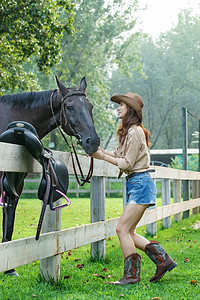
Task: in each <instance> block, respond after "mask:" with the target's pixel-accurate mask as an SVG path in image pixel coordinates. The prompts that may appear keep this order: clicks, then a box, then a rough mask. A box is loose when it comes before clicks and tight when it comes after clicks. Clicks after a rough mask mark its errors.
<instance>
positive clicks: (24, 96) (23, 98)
mask: <svg viewBox="0 0 200 300" xmlns="http://www.w3.org/2000/svg"><path fill="white" fill-rule="evenodd" d="M51 93H52V90H51V91H42V92H27V93H20V94H13V95H4V96H0V103H1V102H5V103H7V104H8V105H10V106H11V107H14V106H17V107H19V108H21V109H28V108H36V107H41V106H45V105H47V104H49V101H50V96H51Z"/></svg>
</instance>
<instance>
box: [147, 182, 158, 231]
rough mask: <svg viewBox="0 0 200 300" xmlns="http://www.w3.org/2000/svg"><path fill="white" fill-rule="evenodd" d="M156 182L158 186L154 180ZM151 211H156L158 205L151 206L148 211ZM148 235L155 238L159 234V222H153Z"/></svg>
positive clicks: (148, 226) (149, 226)
mask: <svg viewBox="0 0 200 300" xmlns="http://www.w3.org/2000/svg"><path fill="white" fill-rule="evenodd" d="M154 182H155V184H156V179H154ZM150 209H156V205H154V206H149V208H148V210H150ZM147 234H149V235H152V236H155V235H156V234H157V222H153V223H151V224H148V225H147Z"/></svg>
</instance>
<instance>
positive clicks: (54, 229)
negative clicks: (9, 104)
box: [0, 143, 200, 281]
mask: <svg viewBox="0 0 200 300" xmlns="http://www.w3.org/2000/svg"><path fill="white" fill-rule="evenodd" d="M54 156H55V157H57V158H59V159H61V160H63V161H64V162H65V163H66V165H67V166H68V170H69V174H73V169H72V164H71V161H70V156H69V154H68V153H64V152H58V151H54ZM80 162H81V165H82V167H83V173H84V174H86V173H87V172H88V166H89V158H87V157H83V156H81V157H80ZM154 168H155V170H156V172H155V173H152V177H153V178H154V180H156V178H161V179H162V204H163V206H162V207H158V208H155V209H151V210H148V211H146V212H145V214H144V215H143V217H142V219H141V221H140V222H139V224H138V227H140V226H144V225H147V230H148V232H149V233H151V234H156V222H157V221H158V220H163V227H165V228H167V227H169V226H170V224H171V216H172V215H174V216H175V217H174V219H175V221H180V220H181V219H182V212H185V211H188V212H189V211H190V210H191V209H192V213H194V214H196V213H198V211H199V207H200V198H199V191H198V186H199V185H198V182H199V181H200V173H198V172H191V171H182V170H175V169H171V168H170V169H169V168H163V167H154ZM0 170H1V171H14V172H31V173H40V172H41V166H40V165H39V163H38V162H37V161H35V160H34V159H33V158H32V157H31V156H30V155H29V153H28V152H27V151H26V149H25V148H24V147H23V146H18V145H11V144H5V143H0ZM117 174H118V169H117V167H115V166H112V165H110V164H108V163H106V162H102V161H98V160H95V164H94V173H93V178H92V180H91V193H90V195H91V196H90V199H91V222H93V223H91V224H88V225H84V226H79V227H75V228H69V229H65V230H60V228H61V214H60V211H56V212H52V211H50V210H49V209H48V210H47V211H46V213H45V219H44V224H43V228H42V232H43V233H42V234H41V236H40V239H39V240H38V241H36V240H35V237H29V238H24V239H19V240H15V241H11V242H5V243H2V244H0V272H4V271H6V270H9V269H11V268H16V267H19V266H22V265H26V264H29V263H31V262H33V261H37V260H40V269H41V273H42V275H43V276H44V277H45V278H46V280H49V279H50V278H54V280H55V281H58V280H59V276H60V255H59V254H60V253H63V252H65V251H68V250H71V249H74V248H76V247H80V246H84V245H87V244H91V255H92V257H96V256H97V255H98V256H100V257H105V253H106V249H105V239H106V238H108V237H110V236H112V235H114V234H115V228H116V225H117V222H118V219H119V218H114V219H109V220H105V177H116V176H117ZM183 180H190V181H192V199H187V201H185V202H181V182H182V181H183ZM170 181H173V194H174V197H173V199H174V203H173V204H171V203H170V194H171V191H170ZM124 184H125V180H123V186H124Z"/></svg>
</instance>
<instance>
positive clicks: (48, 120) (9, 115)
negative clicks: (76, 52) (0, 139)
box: [0, 77, 100, 275]
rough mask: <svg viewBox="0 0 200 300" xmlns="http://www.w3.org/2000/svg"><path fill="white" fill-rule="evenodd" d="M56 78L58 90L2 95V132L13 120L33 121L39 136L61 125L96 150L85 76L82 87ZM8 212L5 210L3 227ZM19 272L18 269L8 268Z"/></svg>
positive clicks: (11, 212) (10, 216)
mask: <svg viewBox="0 0 200 300" xmlns="http://www.w3.org/2000/svg"><path fill="white" fill-rule="evenodd" d="M56 80H57V85H58V90H57V89H56V90H50V91H42V92H28V93H21V94H15V95H5V96H1V97H0V112H1V118H0V134H1V133H2V132H4V131H5V130H6V127H7V125H8V124H9V123H10V122H13V121H24V122H28V123H30V124H31V125H33V126H34V127H35V129H36V131H37V134H38V136H39V138H40V139H42V138H43V137H44V136H45V135H47V134H48V133H49V132H51V131H52V130H54V129H55V128H56V127H58V126H60V125H61V127H62V128H63V130H64V132H65V133H67V134H68V135H70V136H76V137H77V139H78V142H79V144H81V145H82V147H83V149H84V150H85V152H86V153H88V154H92V153H94V152H96V151H97V149H98V147H99V145H100V139H99V137H98V135H97V133H96V130H95V127H94V123H93V118H92V108H93V106H92V104H91V103H90V102H89V101H88V99H87V98H86V95H85V91H86V87H87V83H86V80H85V77H83V78H82V80H81V82H80V86H79V88H77V89H76V88H66V87H65V86H64V85H63V84H62V83H61V82H59V80H58V79H57V78H56ZM22 176H23V178H22V180H21V181H20V184H19V186H18V187H17V193H18V195H21V192H22V189H23V183H24V177H25V174H24V175H23V174H22ZM17 203H18V200H17V201H14V203H13V205H12V206H8V207H7V222H6V224H7V230H6V236H5V237H4V239H3V242H4V241H11V239H12V234H13V228H14V219H15V211H16V207H17ZM4 226H5V216H4V214H3V228H4ZM8 273H9V274H10V275H12V274H13V275H16V272H15V270H10V271H8Z"/></svg>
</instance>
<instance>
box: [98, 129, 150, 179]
mask: <svg viewBox="0 0 200 300" xmlns="http://www.w3.org/2000/svg"><path fill="white" fill-rule="evenodd" d="M103 151H104V152H105V153H106V154H108V155H110V156H112V157H115V158H116V159H117V165H118V167H119V170H120V171H119V175H118V178H120V177H121V175H122V174H123V172H125V173H126V174H131V173H133V172H145V171H147V170H148V168H149V164H150V150H149V147H148V146H147V144H146V138H145V134H144V131H143V129H142V128H141V127H140V126H136V125H133V126H131V127H130V128H129V130H128V133H127V136H126V138H125V141H124V143H123V144H121V143H119V145H118V147H117V148H116V150H115V151H114V152H109V151H106V150H103Z"/></svg>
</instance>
